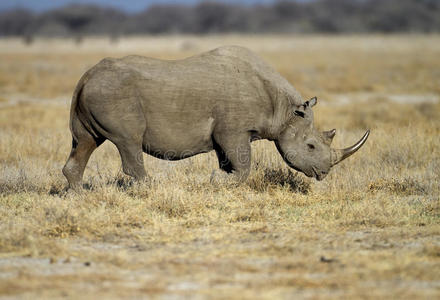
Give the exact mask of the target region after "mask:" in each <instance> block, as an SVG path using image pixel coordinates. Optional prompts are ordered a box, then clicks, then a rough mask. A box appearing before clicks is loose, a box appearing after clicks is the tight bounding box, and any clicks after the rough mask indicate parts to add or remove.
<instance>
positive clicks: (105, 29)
mask: <svg viewBox="0 0 440 300" xmlns="http://www.w3.org/2000/svg"><path fill="white" fill-rule="evenodd" d="M439 31H440V0H315V1H307V2H297V1H277V2H275V3H274V4H271V5H254V6H246V5H240V4H226V3H222V2H215V1H204V2H200V3H198V4H196V5H179V4H162V5H153V6H151V7H149V8H148V9H147V10H145V11H143V12H140V13H137V14H127V13H125V12H122V11H119V10H116V9H113V8H108V7H100V6H95V5H69V6H65V7H62V8H59V9H55V10H51V11H48V12H45V13H41V14H34V13H32V12H30V11H28V10H24V9H16V10H10V11H4V12H0V36H17V35H21V36H85V35H111V36H119V35H129V34H169V33H196V34H206V33H224V32H245V33H272V32H278V33H279V32H299V33H315V32H316V33H353V32H385V33H393V32H439Z"/></svg>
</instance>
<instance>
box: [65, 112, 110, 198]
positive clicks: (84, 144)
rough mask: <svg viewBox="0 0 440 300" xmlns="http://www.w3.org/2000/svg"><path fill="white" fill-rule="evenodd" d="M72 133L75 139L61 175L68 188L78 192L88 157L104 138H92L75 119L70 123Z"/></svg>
mask: <svg viewBox="0 0 440 300" xmlns="http://www.w3.org/2000/svg"><path fill="white" fill-rule="evenodd" d="M72 131H73V133H74V135H75V137H76V138H73V139H72V150H71V151H70V155H69V158H68V159H67V162H66V164H65V165H64V168H63V174H64V176H66V178H67V181H68V183H69V187H68V188H70V189H73V190H75V191H80V190H81V188H82V184H81V181H82V178H83V174H84V169H85V167H86V165H87V162H88V160H89V158H90V155H91V154H92V152H93V151H94V150H95V149H96V148H97V147H99V146H100V145H101V144H102V143H103V142H104V141H105V138H101V137H98V138H95V137H93V136H92V135H91V134H90V133H89V132H88V131H87V130H86V129H85V128H84V126H83V125H82V124H81V122H80V121H79V120H78V119H77V118H75V119H74V120H73V122H72Z"/></svg>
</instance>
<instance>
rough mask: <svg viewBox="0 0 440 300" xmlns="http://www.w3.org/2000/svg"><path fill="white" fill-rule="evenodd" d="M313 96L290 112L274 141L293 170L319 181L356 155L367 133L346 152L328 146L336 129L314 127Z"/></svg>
mask: <svg viewBox="0 0 440 300" xmlns="http://www.w3.org/2000/svg"><path fill="white" fill-rule="evenodd" d="M316 103H317V99H316V97H314V98H312V99H310V100H309V101H307V102H305V103H304V104H303V105H301V106H300V107H299V108H298V109H297V110H295V111H294V112H293V118H291V120H290V122H289V123H288V124H287V126H286V127H285V128H284V130H283V131H282V132H281V134H280V135H279V137H278V139H276V140H275V144H276V147H277V149H278V151H279V152H280V154H281V155H282V157H283V159H284V161H285V162H286V163H287V164H288V165H289V166H290V167H291V168H293V169H295V170H297V171H299V172H302V173H304V174H305V175H307V176H309V177H315V178H316V179H317V180H322V179H324V178H325V176H326V175H327V174H328V173H329V171H330V169H331V167H332V166H334V165H336V164H338V163H339V162H341V161H342V160H344V159H345V158H347V157H349V156H350V155H352V154H353V153H355V152H356V151H357V150H359V148H361V147H362V145H363V144H364V143H365V141H366V140H367V138H368V135H369V134H370V131H369V130H368V131H367V132H366V133H365V134H364V136H363V137H362V138H361V139H360V140H359V141H358V142H357V143H356V144H354V145H353V146H351V147H348V148H345V149H332V148H331V147H330V145H331V142H332V140H333V137H334V136H335V134H336V129H333V130H330V131H324V132H319V131H318V130H316V129H315V127H314V125H313V120H314V119H313V111H312V107H313V106H314V105H315V104H316Z"/></svg>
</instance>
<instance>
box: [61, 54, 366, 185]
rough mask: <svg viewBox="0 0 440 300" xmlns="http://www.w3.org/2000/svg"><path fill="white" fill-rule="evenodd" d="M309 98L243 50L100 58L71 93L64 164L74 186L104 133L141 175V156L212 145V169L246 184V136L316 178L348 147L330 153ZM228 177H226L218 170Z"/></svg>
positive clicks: (174, 154) (178, 155) (182, 154)
mask: <svg viewBox="0 0 440 300" xmlns="http://www.w3.org/2000/svg"><path fill="white" fill-rule="evenodd" d="M316 102H317V100H316V98H312V99H311V100H309V101H306V102H304V101H303V100H302V98H301V96H300V94H299V93H298V92H297V91H296V90H295V89H294V88H293V87H292V86H291V85H290V84H289V83H288V82H287V80H285V79H284V78H283V77H282V76H281V75H280V74H279V73H277V72H276V71H275V70H273V69H272V68H271V67H270V66H268V65H267V64H266V63H265V62H264V61H263V60H262V59H260V58H259V57H258V56H256V55H255V54H254V53H252V52H251V51H249V50H247V49H245V48H242V47H237V46H227V47H220V48H218V49H215V50H212V51H209V52H206V53H202V54H200V55H196V56H193V57H190V58H187V59H183V60H175V61H164V60H158V59H153V58H145V57H141V56H127V57H124V58H121V59H113V58H106V59H103V60H102V61H101V62H99V63H98V64H97V65H95V66H94V67H92V68H91V69H90V70H88V71H87V72H86V73H85V74H84V75H83V76H82V78H81V79H80V81H79V83H78V85H77V87H76V89H75V92H74V94H73V99H72V104H71V111H70V130H71V133H72V138H73V141H72V151H71V153H70V157H69V159H68V160H67V163H66V165H65V166H64V168H63V173H64V175H65V176H66V178H67V180H68V182H69V187H70V188H73V189H75V190H78V189H79V188H80V187H81V180H82V177H83V173H84V168H85V166H86V164H87V161H88V159H89V157H90V155H91V154H92V152H93V151H94V150H95V149H96V148H97V147H98V146H99V145H101V144H102V143H103V142H104V141H105V140H106V139H108V140H110V141H111V142H113V143H114V144H115V145H116V147H117V148H118V150H119V153H120V155H121V159H122V166H123V171H124V172H125V173H126V174H128V175H130V176H133V177H135V178H136V179H139V180H141V179H143V178H145V177H146V172H145V169H144V163H143V153H144V152H145V153H148V154H150V155H153V156H155V157H158V158H162V159H167V160H179V159H184V158H187V157H190V156H193V155H196V154H199V153H204V152H208V151H211V150H215V152H216V154H217V157H218V160H219V167H220V169H221V171H220V170H219V171H215V172H214V173H213V177H212V178H211V179H212V180H214V181H215V180H216V178H217V177H218V176H223V177H227V178H232V179H233V180H236V181H238V182H241V181H243V180H245V179H246V178H247V176H248V174H249V171H250V164H251V161H250V152H251V146H250V144H251V142H252V141H253V140H256V139H268V140H271V141H274V142H275V144H276V147H277V149H278V151H279V152H280V154H281V155H282V157H283V159H284V160H285V162H286V163H287V164H288V165H289V166H290V167H292V168H294V169H295V170H297V171H300V172H303V173H304V174H305V175H307V176H310V177H315V178H316V179H317V180H322V179H323V178H324V177H325V176H326V175H327V174H328V172H329V171H330V168H331V167H332V166H334V165H335V164H337V163H339V162H340V161H342V160H343V159H345V158H347V157H348V156H350V155H351V154H353V153H354V152H356V151H357V150H358V149H359V148H360V147H361V146H362V145H363V144H364V143H365V141H366V140H367V138H368V135H369V131H367V132H366V133H365V135H364V136H363V137H362V138H361V139H360V140H359V141H358V142H357V143H356V144H355V145H353V146H351V147H349V148H346V149H331V148H330V143H331V141H332V139H333V137H334V135H335V130H331V131H324V132H319V131H317V130H316V129H315V128H314V125H313V111H312V107H313V106H314V105H315V104H316ZM226 174H227V175H226Z"/></svg>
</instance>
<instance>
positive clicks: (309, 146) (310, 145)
mask: <svg viewBox="0 0 440 300" xmlns="http://www.w3.org/2000/svg"><path fill="white" fill-rule="evenodd" d="M307 147H308V148H309V150H315V145H313V144H307Z"/></svg>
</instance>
